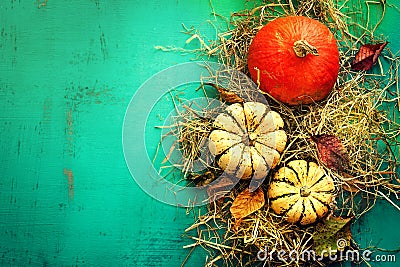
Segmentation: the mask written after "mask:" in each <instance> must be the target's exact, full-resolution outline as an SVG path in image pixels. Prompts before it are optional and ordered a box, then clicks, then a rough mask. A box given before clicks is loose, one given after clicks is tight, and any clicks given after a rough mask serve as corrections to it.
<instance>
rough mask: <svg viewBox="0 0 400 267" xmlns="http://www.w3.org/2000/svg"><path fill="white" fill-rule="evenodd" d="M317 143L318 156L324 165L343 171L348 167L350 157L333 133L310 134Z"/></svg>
mask: <svg viewBox="0 0 400 267" xmlns="http://www.w3.org/2000/svg"><path fill="white" fill-rule="evenodd" d="M311 140H313V141H314V142H315V143H316V144H317V148H318V158H319V160H320V161H321V162H322V163H324V164H325V165H326V167H328V168H330V169H333V170H335V171H344V170H346V169H347V168H348V166H349V162H350V158H349V155H348V153H347V150H346V148H345V147H344V145H343V144H342V142H341V141H340V140H339V138H337V137H336V136H335V135H327V134H322V135H313V136H311Z"/></svg>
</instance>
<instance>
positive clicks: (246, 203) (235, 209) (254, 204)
mask: <svg viewBox="0 0 400 267" xmlns="http://www.w3.org/2000/svg"><path fill="white" fill-rule="evenodd" d="M264 204H265V199H264V192H263V190H262V189H261V188H258V189H257V190H256V191H253V192H250V190H249V189H246V190H244V191H243V192H241V193H240V194H239V195H238V196H237V197H236V198H235V200H234V201H233V203H232V206H231V208H230V211H231V214H232V216H233V217H234V218H235V219H236V220H240V219H242V218H244V217H246V216H248V215H250V214H252V213H253V212H255V211H257V210H259V209H261V208H262V207H263V206H264Z"/></svg>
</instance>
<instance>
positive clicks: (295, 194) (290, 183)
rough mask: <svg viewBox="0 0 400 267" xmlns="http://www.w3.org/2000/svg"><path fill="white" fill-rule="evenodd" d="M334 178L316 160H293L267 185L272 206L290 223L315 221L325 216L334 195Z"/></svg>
mask: <svg viewBox="0 0 400 267" xmlns="http://www.w3.org/2000/svg"><path fill="white" fill-rule="evenodd" d="M334 191H335V186H334V182H333V179H332V178H331V177H330V176H329V175H327V174H326V172H325V171H324V169H323V168H322V167H321V166H319V165H318V164H316V163H314V162H307V161H305V160H293V161H290V162H289V163H288V164H287V165H286V166H285V167H282V168H280V169H279V170H278V171H277V172H276V173H275V175H274V177H273V179H272V180H271V183H270V185H269V188H268V198H269V201H270V205H271V208H272V210H273V211H274V212H275V213H276V214H278V215H283V216H284V217H285V218H286V220H287V221H288V222H290V223H300V224H301V225H307V224H312V223H314V222H316V221H317V219H320V218H322V217H324V216H325V215H326V214H327V213H328V211H329V208H330V204H331V203H332V201H333V199H334V194H333V193H334Z"/></svg>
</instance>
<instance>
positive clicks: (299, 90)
mask: <svg viewBox="0 0 400 267" xmlns="http://www.w3.org/2000/svg"><path fill="white" fill-rule="evenodd" d="M248 68H249V72H250V74H251V77H252V79H253V80H254V81H255V82H258V81H259V82H260V89H261V90H263V91H265V92H267V93H269V94H270V95H271V96H273V97H274V98H276V99H277V100H279V101H281V102H284V103H286V104H289V105H298V104H309V103H312V102H314V101H318V100H321V99H323V98H325V97H326V96H328V94H329V92H330V91H331V90H332V88H333V86H334V84H335V82H336V79H337V76H338V71H339V51H338V47H337V44H336V40H335V38H334V36H333V34H332V33H331V32H330V31H329V29H328V28H327V27H326V26H325V25H324V24H322V23H320V22H319V21H317V20H314V19H310V18H307V17H302V16H288V17H282V18H278V19H275V20H273V21H271V22H269V23H268V24H266V25H265V26H264V27H263V28H261V30H260V31H259V32H258V33H257V34H256V36H255V37H254V39H253V40H252V43H251V45H250V48H249V52H248Z"/></svg>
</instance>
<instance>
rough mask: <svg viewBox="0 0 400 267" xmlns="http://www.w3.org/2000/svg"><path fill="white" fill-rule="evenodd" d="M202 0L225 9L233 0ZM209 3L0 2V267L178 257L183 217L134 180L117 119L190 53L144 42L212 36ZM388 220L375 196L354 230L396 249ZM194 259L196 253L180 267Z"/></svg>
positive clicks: (148, 262)
mask: <svg viewBox="0 0 400 267" xmlns="http://www.w3.org/2000/svg"><path fill="white" fill-rule="evenodd" d="M213 2H214V3H213V5H214V9H215V11H216V12H217V13H219V14H223V15H226V16H228V15H229V14H230V13H231V12H232V11H235V10H240V9H242V7H243V4H244V1H236V2H233V1H228V0H221V1H213ZM388 2H390V1H388ZM392 2H393V3H392V4H394V0H392ZM210 11H211V8H210V6H209V2H208V1H201V0H187V1H177V0H165V1H155V0H148V1H137V0H132V1H130V0H113V1H111V0H109V1H107V0H79V1H78V0H71V1H55V0H49V1H48V0H37V1H34V0H32V1H21V0H1V1H0V101H1V102H0V103H1V104H0V153H1V154H0V155H1V156H0V168H1V169H0V170H1V173H0V265H1V266H157V267H159V266H180V264H181V262H182V261H183V260H184V259H185V257H186V254H187V252H188V251H185V250H183V249H182V246H183V245H185V244H188V242H189V241H188V240H186V239H185V238H183V237H182V233H183V231H184V229H185V228H186V227H188V226H189V225H190V224H191V223H192V222H193V218H192V216H191V215H186V211H185V210H184V209H180V208H175V207H170V206H167V205H164V204H162V203H160V202H158V201H156V200H153V199H152V198H150V197H149V196H147V195H146V194H145V193H144V192H142V190H141V189H140V188H139V187H138V186H137V185H136V184H135V182H134V181H133V179H132V177H131V175H130V173H129V171H128V169H127V167H126V164H125V160H124V157H123V152H122V144H121V135H122V122H123V118H124V113H125V109H126V107H127V105H128V103H129V101H130V99H131V97H132V96H133V94H134V92H135V90H137V88H138V87H139V86H140V85H141V84H142V83H143V82H144V81H145V80H146V79H148V78H150V77H151V76H152V75H153V74H155V73H156V72H158V71H160V70H162V69H164V68H166V67H169V66H172V65H174V64H176V63H182V62H187V61H188V60H190V59H192V58H193V57H194V55H181V54H177V53H164V52H161V51H157V50H155V49H154V46H155V45H164V46H167V45H176V46H181V45H184V42H185V40H186V39H187V37H188V36H186V35H184V34H182V33H181V32H180V30H181V24H182V23H184V24H185V25H187V26H189V27H190V26H195V27H197V28H200V29H201V30H202V31H203V32H204V33H206V34H208V35H209V36H210V38H213V36H214V34H215V32H214V30H213V28H212V26H211V24H209V23H208V22H207V20H211V22H213V20H214V19H215V18H214V17H213V16H212V15H211V14H210ZM399 15H400V14H399V11H398V9H396V8H389V10H388V15H387V18H385V20H384V23H383V25H382V27H381V28H380V29H379V30H380V31H381V32H382V33H384V34H386V35H387V36H389V41H391V48H392V50H393V51H397V50H399V48H400V46H399V44H398V43H397V41H399V40H400V36H399V33H398V31H397V28H396V27H393V25H398V24H399V23H398V22H399V20H398V17H399ZM214 22H215V21H214ZM197 45H198V44H196V43H191V44H188V45H186V47H187V48H194V47H196V46H197ZM396 49H397V50H396ZM143 101H146V99H143ZM383 217H384V219H382V218H383ZM399 220H400V216H399V213H398V212H397V213H396V211H395V210H393V208H392V207H391V206H389V205H387V204H381V205H379V207H378V208H376V209H374V210H373V211H372V212H371V213H370V215H368V216H366V217H365V219H364V220H362V222H360V223H359V225H357V226H356V227H358V229H359V231H358V232H356V235H355V238H356V239H357V240H359V241H360V242H361V244H362V245H363V246H365V245H377V246H380V247H385V248H389V249H390V248H397V247H398V246H399V245H400V242H399V240H400V233H399V231H397V232H396V231H394V229H397V227H398V224H397V222H398V221H399ZM397 255H398V254H397ZM398 258H399V259H398V260H399V261H400V255H398ZM204 260H205V255H204V254H203V253H201V252H200V251H196V253H194V254H193V255H192V257H191V258H190V259H189V262H188V265H187V266H203V265H204ZM374 266H375V265H374ZM376 266H378V265H376ZM379 266H397V265H396V264H394V265H393V264H392V265H390V264H389V263H386V264H385V265H383V264H382V265H379Z"/></svg>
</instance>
